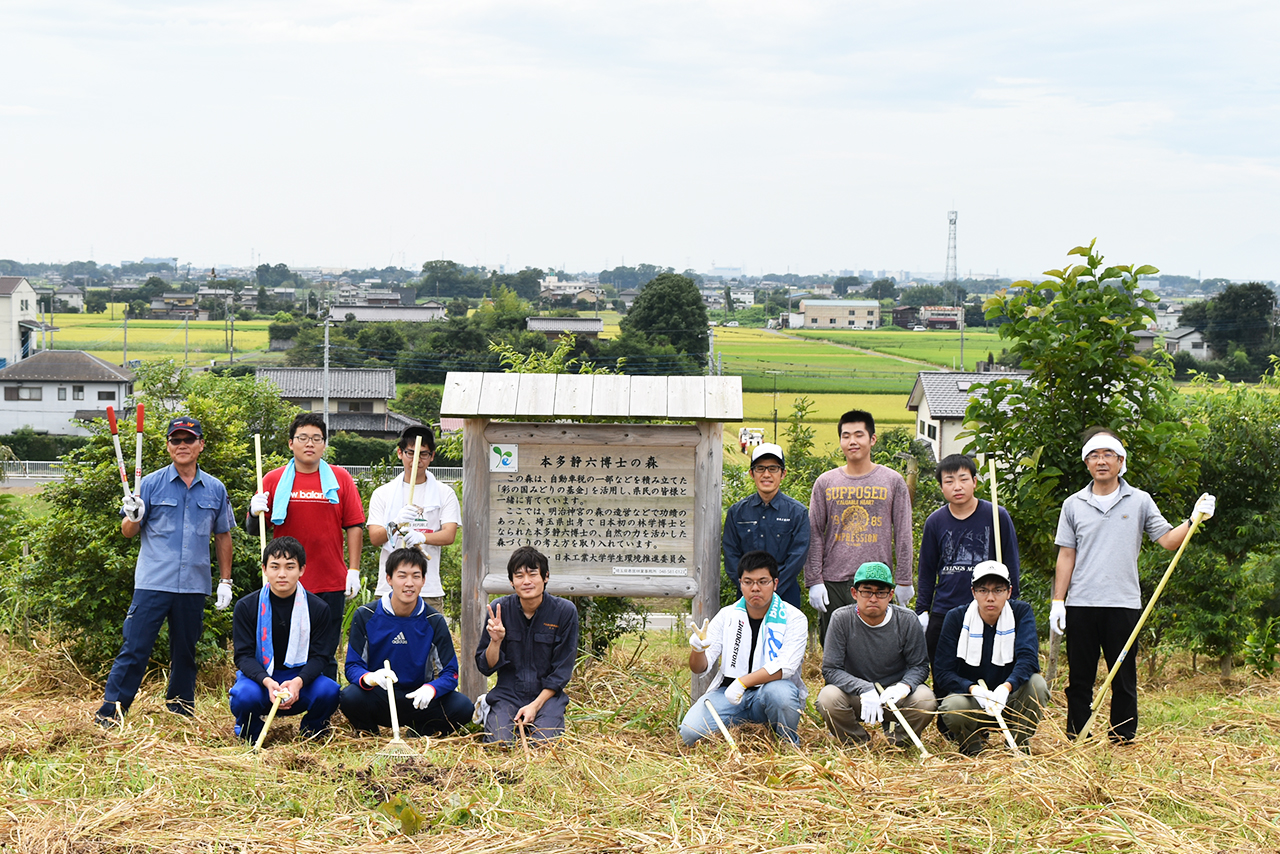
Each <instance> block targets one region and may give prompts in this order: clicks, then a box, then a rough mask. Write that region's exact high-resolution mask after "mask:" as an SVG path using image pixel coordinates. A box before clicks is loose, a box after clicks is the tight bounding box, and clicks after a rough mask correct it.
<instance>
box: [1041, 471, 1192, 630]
mask: <svg viewBox="0 0 1280 854" xmlns="http://www.w3.org/2000/svg"><path fill="white" fill-rule="evenodd" d="M1119 489H1120V498H1119V500H1118V501H1116V503H1115V504H1113V505H1112V506H1111V509H1110V510H1106V511H1104V510H1103V509H1102V508H1101V506H1099V504H1098V502H1097V499H1095V498H1094V497H1093V484H1090V485H1089V486H1086V487H1085V488H1084V489H1082V490H1080V491H1079V492H1077V493H1075V494H1074V495H1072V496H1071V497H1070V498H1068V499H1067V500H1066V501H1065V502H1063V504H1062V513H1061V514H1060V515H1059V516H1058V533H1057V536H1055V537H1054V540H1053V541H1054V543H1055V544H1057V545H1059V546H1062V547H1063V548H1068V549H1075V550H1076V568H1075V570H1074V571H1073V572H1072V573H1071V585H1070V587H1068V588H1067V604H1068V605H1073V606H1075V607H1087V608H1141V607H1142V589H1141V587H1139V585H1138V549H1139V548H1141V547H1142V534H1143V533H1144V532H1145V533H1146V535H1147V536H1148V537H1150V538H1151V539H1153V540H1158V539H1160V538H1161V537H1163V536H1164V535H1165V534H1167V533H1169V532H1170V531H1171V530H1173V525H1170V524H1169V523H1168V522H1167V521H1165V518H1164V516H1162V515H1160V510H1159V509H1158V508H1157V507H1156V503H1155V502H1154V501H1153V500H1151V496H1150V495H1149V494H1148V493H1146V492H1143V491H1142V490H1141V489H1137V488H1135V487H1133V486H1130V485H1129V484H1128V483H1126V482H1125V480H1124V479H1123V478H1121V479H1120V486H1119Z"/></svg>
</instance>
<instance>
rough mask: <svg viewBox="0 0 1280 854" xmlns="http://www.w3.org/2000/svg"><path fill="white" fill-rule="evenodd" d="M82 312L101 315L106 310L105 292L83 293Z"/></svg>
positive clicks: (92, 291)
mask: <svg viewBox="0 0 1280 854" xmlns="http://www.w3.org/2000/svg"><path fill="white" fill-rule="evenodd" d="M84 310H85V313H86V314H102V313H103V312H104V311H106V310H107V292H106V291H103V290H90V291H85V294H84Z"/></svg>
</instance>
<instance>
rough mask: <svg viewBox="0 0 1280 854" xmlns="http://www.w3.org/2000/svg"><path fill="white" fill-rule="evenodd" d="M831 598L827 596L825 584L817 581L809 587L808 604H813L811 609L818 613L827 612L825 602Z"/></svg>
mask: <svg viewBox="0 0 1280 854" xmlns="http://www.w3.org/2000/svg"><path fill="white" fill-rule="evenodd" d="M830 601H831V600H830V599H828V598H827V585H826V584H822V583H818V584H815V585H813V586H812V587H810V588H809V604H810V605H812V606H813V610H815V611H817V612H818V613H819V614H825V613H827V603H829V602H830Z"/></svg>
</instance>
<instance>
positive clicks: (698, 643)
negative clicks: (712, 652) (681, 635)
mask: <svg viewBox="0 0 1280 854" xmlns="http://www.w3.org/2000/svg"><path fill="white" fill-rule="evenodd" d="M689 646H690V647H692V648H693V651H694V652H706V651H707V647H709V646H711V641H710V640H709V639H703V638H700V637H698V633H697V632H694V633H693V634H691V635H689Z"/></svg>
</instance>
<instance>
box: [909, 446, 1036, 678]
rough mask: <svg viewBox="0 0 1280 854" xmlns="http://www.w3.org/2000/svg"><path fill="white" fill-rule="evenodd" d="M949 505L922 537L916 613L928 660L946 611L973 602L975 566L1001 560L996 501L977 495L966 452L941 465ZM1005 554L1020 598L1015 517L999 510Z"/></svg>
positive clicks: (941, 482)
mask: <svg viewBox="0 0 1280 854" xmlns="http://www.w3.org/2000/svg"><path fill="white" fill-rule="evenodd" d="M936 476H937V478H938V483H939V485H941V486H942V495H943V497H944V498H946V499H947V503H946V505H944V506H943V507H939V508H938V509H937V510H935V511H933V512H932V513H930V514H929V518H928V519H927V520H926V521H925V523H924V531H923V533H921V535H920V566H919V573H918V575H919V583H920V592H919V595H917V596H916V614H917V615H918V616H919V618H920V625H921V626H923V627H924V639H925V643H926V644H927V645H928V647H929V660H930V661H933V659H934V655H935V653H936V652H937V651H938V636H939V635H941V634H942V620H943V618H944V617H946V615H947V612H949V611H950V610H951V609H952V608H956V607H959V606H960V605H968V604H969V603H970V602H972V601H973V593H972V587H973V568H974V567H975V566H976V565H978V564H979V563H981V562H982V561H985V560H992V561H993V560H995V558H996V534H995V531H994V530H993V528H992V525H993V524H994V523H993V521H992V518H991V502H990V501H983V500H982V499H980V498H978V497H977V496H976V495H975V494H974V489H975V488H976V487H977V485H978V468H977V466H975V465H974V464H973V460H972V459H970V458H969V457H967V456H965V455H964V454H952V455H950V456H948V457H944V458H943V460H942V462H940V463H938V469H937V472H936ZM1000 556H1001V557H1002V558H1003V559H1004V565H1005V567H1006V569H1007V570H1008V572H1009V579H1008V580H1009V582H1010V584H1011V586H1012V592H1013V598H1014V599H1017V598H1018V569H1019V567H1018V537H1017V535H1016V534H1015V533H1014V532H1013V519H1011V518H1010V517H1009V513H1008V511H1007V510H1005V509H1004V508H1003V507H1001V508H1000Z"/></svg>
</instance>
